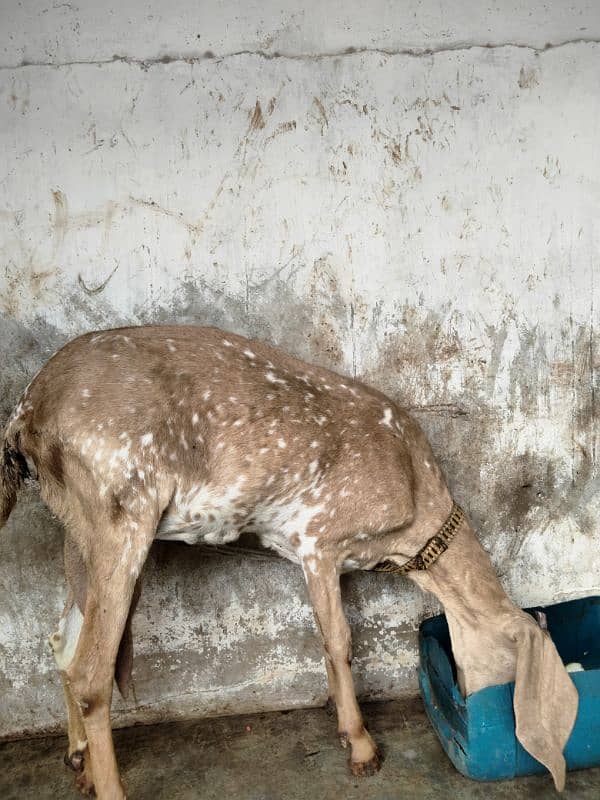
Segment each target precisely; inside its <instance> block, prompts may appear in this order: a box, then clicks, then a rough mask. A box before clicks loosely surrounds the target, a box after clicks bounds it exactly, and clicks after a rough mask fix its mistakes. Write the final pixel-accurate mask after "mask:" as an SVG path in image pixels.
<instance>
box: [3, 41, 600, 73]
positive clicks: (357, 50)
mask: <svg viewBox="0 0 600 800" xmlns="http://www.w3.org/2000/svg"><path fill="white" fill-rule="evenodd" d="M585 44H591V45H595V44H600V39H594V38H579V39H565V40H564V41H561V42H548V43H547V44H545V45H544V46H543V47H536V46H535V45H531V44H519V43H518V42H501V43H498V44H485V43H484V44H480V43H475V44H469V43H464V42H461V43H457V44H455V45H451V46H444V47H433V48H410V47H406V48H397V49H396V48H385V47H348V48H346V49H344V50H336V51H334V52H331V53H282V52H279V51H273V52H269V51H267V50H236V51H234V52H231V53H222V54H221V55H217V54H216V53H213V52H212V51H210V50H207V51H206V52H204V53H202V54H199V55H189V56H183V55H174V54H165V55H162V56H156V57H153V58H135V57H133V56H125V55H114V56H112V57H111V58H104V59H96V60H94V59H90V60H79V61H76V60H74V61H26V60H24V61H21V62H20V63H19V64H2V65H0V70H2V71H6V70H17V69H25V68H27V67H54V68H55V69H59V68H62V67H76V66H102V65H107V64H115V63H124V64H130V65H133V66H138V67H140V69H144V70H147V69H149V68H150V67H155V66H160V65H162V64H177V63H181V64H191V65H193V64H198V63H201V62H203V61H215V62H221V61H225V60H226V59H230V58H238V57H240V56H254V57H256V58H262V59H265V60H267V61H274V60H277V59H282V60H287V61H319V60H326V59H332V58H344V57H346V58H347V57H350V56H356V55H363V54H374V55H381V56H387V57H393V56H408V57H411V58H429V57H431V56H436V55H442V54H444V53H460V52H468V51H469V50H502V49H505V48H509V47H512V48H515V49H520V50H529V51H531V52H533V53H535V54H536V55H540V54H542V53H546V52H548V51H550V50H557V49H559V48H561V47H568V46H569V45H585Z"/></svg>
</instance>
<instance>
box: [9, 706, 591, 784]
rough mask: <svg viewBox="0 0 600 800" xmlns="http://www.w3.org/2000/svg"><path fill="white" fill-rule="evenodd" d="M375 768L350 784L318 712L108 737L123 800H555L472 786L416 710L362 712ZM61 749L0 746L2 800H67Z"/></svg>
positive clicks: (37, 742) (46, 743) (51, 743)
mask: <svg viewBox="0 0 600 800" xmlns="http://www.w3.org/2000/svg"><path fill="white" fill-rule="evenodd" d="M364 711H365V719H366V721H367V725H368V727H369V729H370V731H371V733H372V734H373V735H374V737H375V739H376V741H377V742H378V744H379V745H380V747H381V750H382V752H383V755H384V759H385V760H384V764H383V767H382V769H381V771H380V772H379V773H378V774H377V775H376V776H374V777H372V778H363V779H362V780H358V779H356V778H353V777H352V776H351V775H350V773H349V772H348V770H347V768H346V757H347V756H346V753H345V752H344V751H343V750H342V749H341V748H340V746H339V744H338V741H337V738H336V736H335V721H334V719H333V717H332V716H331V714H330V713H328V711H327V710H325V709H311V710H302V711H289V712H276V713H270V714H259V715H253V716H246V717H226V718H220V719H206V720H200V721H196V722H178V723H164V724H162V725H154V726H147V727H138V728H127V729H123V730H119V731H116V732H115V742H116V747H117V756H118V759H119V763H120V766H121V770H122V775H123V778H124V781H125V785H126V787H127V796H128V798H130V800H191V799H192V798H194V799H195V800H197V799H198V798H202V800H212V799H213V798H214V799H215V800H224V798H235V800H300V799H301V798H302V800H329V799H330V798H331V800H334V798H335V800H337V799H338V798H344V800H358V799H359V798H360V800H365V799H366V798H368V800H392V798H402V800H412V798H415V800H416V798H419V800H434V799H435V800H438V798H439V799H440V800H441V798H444V800H446V798H452V800H453V799H454V798H472V799H473V800H524V799H525V798H528V799H530V798H533V799H534V800H536V799H539V798H553V797H556V798H557V797H559V795H557V794H556V792H555V791H554V789H553V786H552V782H551V779H550V777H549V776H543V777H533V778H521V779H519V780H515V781H503V782H501V783H485V784H484V783H476V782H474V781H470V780H468V779H466V778H464V777H463V776H462V775H460V774H459V773H458V772H456V770H455V769H454V767H453V766H452V765H451V763H450V762H449V761H448V759H447V758H446V756H445V755H444V753H443V751H442V749H441V747H440V745H439V743H438V741H437V739H436V737H435V734H434V732H433V730H432V729H431V727H430V726H429V723H428V721H427V718H426V717H425V713H424V711H423V707H422V705H421V702H420V700H418V699H417V700H411V701H403V702H400V701H397V702H391V703H373V704H370V705H367V706H365V707H364ZM65 741H66V740H65V739H64V738H62V737H53V738H45V739H30V740H27V741H19V742H7V743H3V744H0V798H2V800H28V799H29V798H31V800H33V798H35V800H59V799H60V798H70V797H76V796H77V795H76V793H75V790H74V788H73V777H72V773H69V772H68V771H67V770H66V769H65V768H64V767H63V766H62V756H63V753H64V750H65ZM562 797H564V798H565V800H598V798H599V797H600V768H599V769H593V770H586V771H581V772H572V773H570V774H569V776H568V778H567V789H566V791H565V793H564V794H563V795H562Z"/></svg>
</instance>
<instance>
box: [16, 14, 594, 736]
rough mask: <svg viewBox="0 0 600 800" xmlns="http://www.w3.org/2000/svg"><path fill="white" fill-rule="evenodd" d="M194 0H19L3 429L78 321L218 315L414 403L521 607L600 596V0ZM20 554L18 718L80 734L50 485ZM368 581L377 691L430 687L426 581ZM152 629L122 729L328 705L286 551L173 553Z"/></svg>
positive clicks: (153, 585)
mask: <svg viewBox="0 0 600 800" xmlns="http://www.w3.org/2000/svg"><path fill="white" fill-rule="evenodd" d="M197 6H198V4H196V3H191V2H182V3H178V4H177V3H176V4H173V3H170V4H166V3H164V0H154V2H141V0H136V2H130V3H128V4H126V7H124V4H120V5H118V6H117V5H115V6H111V4H110V3H108V4H101V5H99V4H98V3H92V2H88V1H87V0H86V2H80V3H78V4H77V5H75V4H69V3H61V4H54V5H48V4H47V3H16V2H10V3H5V4H4V5H3V6H2V9H1V11H0V14H1V15H2V25H0V31H2V32H1V33H0V109H1V114H0V148H1V149H0V152H1V154H2V155H1V156H0V231H1V233H0V425H1V424H2V423H3V422H4V420H5V419H6V417H7V416H8V414H9V412H10V410H11V408H12V407H13V405H14V403H15V401H16V399H17V397H18V395H19V392H20V391H22V389H23V388H24V386H25V385H26V383H27V382H28V381H29V379H30V378H31V376H32V375H33V373H34V372H35V370H36V369H37V368H38V367H39V366H40V365H41V364H42V363H43V361H44V360H45V359H47V358H48V356H49V355H51V353H52V352H53V351H54V350H55V349H56V348H57V347H58V346H60V345H61V344H62V343H63V342H65V341H66V340H67V339H68V338H69V337H71V336H73V335H75V334H77V333H79V332H81V331H84V330H90V329H93V328H98V327H106V326H111V325H117V324H124V323H132V322H133V323H138V322H139V323H142V322H159V321H166V320H169V321H180V322H189V321H194V322H207V323H214V324H218V325H221V326H223V327H225V328H230V329H232V330H235V331H238V332H241V333H247V334H250V335H255V336H258V337H261V338H265V339H268V340H270V341H272V342H274V343H276V344H279V345H281V346H282V347H284V348H286V349H288V350H289V351H291V352H294V353H296V354H298V355H300V356H302V357H305V358H307V359H309V360H312V361H315V362H318V363H321V364H324V365H327V366H330V367H333V368H335V369H337V370H340V371H342V372H345V373H349V374H354V375H357V376H359V377H361V378H363V379H364V380H366V381H369V382H371V383H373V384H374V385H376V386H378V387H379V388H381V389H383V390H384V391H387V392H388V393H389V394H390V395H392V396H393V397H395V398H396V399H398V400H400V401H401V402H403V403H404V404H405V405H407V406H409V407H410V408H411V409H412V410H413V413H414V414H415V415H416V417H417V418H418V419H419V421H420V422H421V424H422V425H423V427H424V428H425V430H426V431H427V433H428V434H429V436H430V438H431V439H432V442H433V444H434V447H435V449H436V452H437V454H438V458H439V460H440V463H441V464H442V466H443V467H444V469H445V471H446V473H447V475H448V480H449V483H450V485H451V487H452V489H453V491H454V494H455V496H456V497H457V499H458V500H459V501H460V502H461V503H462V504H463V505H464V506H465V507H466V508H467V509H469V511H470V513H471V516H472V517H473V519H474V521H475V523H476V525H477V526H478V529H479V530H480V533H481V537H482V540H483V542H484V544H485V545H486V547H487V548H488V550H489V551H490V553H491V554H492V557H493V559H494V562H495V564H496V566H497V568H498V570H499V572H500V574H501V576H502V579H503V582H504V584H505V586H506V588H507V590H508V591H509V592H510V593H511V595H512V596H513V597H514V599H515V600H516V601H517V602H519V603H521V604H528V603H538V602H551V601H556V600H562V599H565V598H567V597H575V596H578V595H581V594H587V593H591V592H598V583H599V579H598V574H599V571H598V570H599V566H600V559H599V556H598V552H599V548H598V544H599V540H600V530H599V526H598V511H599V508H598V506H599V499H598V497H599V495H598V492H597V489H598V470H597V448H598V438H597V437H598V408H597V405H598V396H599V394H598V388H599V387H598V349H597V345H598V340H597V309H598V307H599V300H600V298H599V289H598V283H599V279H598V269H597V267H598V252H599V245H600V225H599V223H598V207H599V202H600V180H599V178H600V172H599V170H600V167H599V164H600V158H599V155H600V153H599V145H598V141H599V137H598V133H599V130H600V97H599V93H598V77H599V75H600V46H599V45H598V44H597V43H596V41H595V40H596V39H600V14H599V12H598V10H597V6H596V4H594V3H576V4H570V5H568V6H567V5H566V4H557V3H555V4H545V3H533V2H530V3H525V4H523V3H520V4H516V3H514V4H513V3H500V4H496V5H495V6H494V8H493V9H489V10H487V13H486V15H485V16H483V14H482V12H481V11H480V9H479V6H480V4H479V3H474V2H464V3H460V4H456V3H455V4H449V3H441V4H440V3H439V2H435V3H434V2H422V3H417V4H414V3H411V4H406V3H404V4H403V3H391V2H383V0H379V2H378V3H375V4H372V5H371V7H370V10H369V11H366V10H363V9H362V7H361V5H360V4H358V3H344V4H341V3H339V4H338V3H313V2H310V3H305V4H303V6H302V7H297V8H295V7H292V6H291V5H289V4H288V5H286V6H285V7H284V8H283V10H282V9H281V7H280V6H277V5H276V4H274V3H261V4H260V6H259V4H252V3H248V4H239V5H235V6H234V5H233V4H227V3H221V4H219V5H218V6H213V5H212V4H203V5H202V7H201V9H200V10H198V8H197ZM174 9H175V10H176V11H177V13H174ZM202 9H203V10H202ZM226 23H227V24H226ZM0 553H1V557H0V693H1V702H0V735H4V736H15V735H23V734H26V733H29V732H41V731H44V730H49V729H55V728H58V727H60V726H61V725H62V723H63V717H64V712H63V709H62V699H61V692H60V682H59V680H58V677H57V675H56V673H55V670H54V665H53V661H52V658H51V656H50V653H49V650H48V647H47V645H46V636H47V635H48V634H49V633H50V632H51V631H52V630H53V626H54V624H55V621H56V619H57V617H58V615H59V613H60V609H61V605H62V601H63V599H64V594H65V592H64V585H63V580H62V571H61V564H60V559H61V533H60V530H59V528H58V526H57V525H56V523H55V521H54V520H52V519H51V517H50V516H49V514H48V513H47V511H45V510H44V508H43V507H42V506H41V505H40V503H39V501H38V499H37V496H36V494H35V491H33V490H31V489H30V490H28V491H27V492H26V493H25V495H24V496H23V499H22V501H21V503H20V504H19V506H18V507H17V509H16V510H15V513H14V515H13V517H12V518H11V521H10V523H9V525H8V527H7V529H6V530H5V531H3V534H2V538H1V539H0ZM344 583H345V592H346V597H347V610H348V615H349V617H350V620H351V623H352V627H353V630H354V638H355V654H356V658H355V662H354V673H355V677H356V681H357V685H358V689H359V692H360V694H361V696H363V697H371V698H382V697H394V696H398V695H399V694H402V693H404V692H413V691H415V690H416V680H415V669H414V668H415V665H416V662H417V655H416V644H415V642H416V635H415V630H416V627H417V626H418V623H419V621H420V620H421V619H422V618H423V617H424V616H427V615H428V614H430V613H432V612H434V611H435V610H436V606H435V604H434V603H433V601H432V599H431V598H429V597H426V596H423V595H421V594H419V593H418V592H417V591H416V590H414V589H413V588H412V587H411V586H410V585H409V584H408V582H406V581H404V580H401V579H394V578H391V577H388V576H381V575H380V576H372V575H353V576H350V577H348V578H347V579H346V580H345V582H344ZM135 637H136V645H137V650H136V661H135V667H134V675H135V679H136V698H135V699H133V700H131V701H129V702H127V703H125V702H123V701H120V700H118V701H117V702H116V703H115V706H116V710H115V719H116V721H117V724H126V723H128V722H131V721H133V720H137V721H153V720H159V719H163V718H171V717H174V716H177V715H182V716H185V715H194V714H196V715H204V714H219V713H232V712H239V711H251V710H260V709H267V708H283V707H291V706H294V705H310V704H314V703H321V702H323V701H324V699H325V675H324V669H323V665H322V662H321V654H320V647H319V644H318V641H317V638H316V635H315V630H314V625H313V622H312V618H311V614H310V610H309V608H308V606H307V604H306V599H305V594H304V589H303V586H302V580H301V576H300V574H299V571H298V570H297V569H296V568H295V567H293V566H291V565H288V564H286V563H281V564H263V563H259V562H250V561H246V562H244V561H240V560H238V559H237V558H236V559H231V560H223V559H220V558H211V559H205V558H201V557H200V556H199V555H198V554H197V553H196V552H195V551H194V550H193V549H191V548H188V547H186V546H185V545H167V544H159V545H157V546H156V548H155V549H154V551H153V552H152V554H151V557H150V559H149V563H148V567H147V577H146V584H145V590H144V594H143V597H142V601H141V603H140V609H139V612H138V614H137V617H136V621H135Z"/></svg>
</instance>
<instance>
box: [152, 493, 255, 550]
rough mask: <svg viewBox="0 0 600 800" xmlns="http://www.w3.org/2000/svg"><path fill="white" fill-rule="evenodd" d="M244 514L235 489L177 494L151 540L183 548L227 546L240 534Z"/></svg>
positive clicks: (238, 494)
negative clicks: (183, 543) (209, 545)
mask: <svg viewBox="0 0 600 800" xmlns="http://www.w3.org/2000/svg"><path fill="white" fill-rule="evenodd" d="M244 512H245V509H244V508H243V504H242V503H241V502H240V493H239V491H238V486H232V487H229V488H228V489H225V490H221V491H216V490H215V489H214V488H212V487H210V486H202V487H197V488H196V487H195V488H193V489H192V490H190V491H188V492H185V493H182V492H179V491H178V492H176V494H175V496H174V498H173V500H172V502H171V504H170V505H169V507H168V508H167V510H166V511H165V513H164V514H163V516H162V519H161V521H160V523H159V526H158V529H157V531H156V536H155V538H156V539H162V540H166V541H177V542H186V543H187V544H227V543H228V542H233V541H235V539H237V538H238V537H239V535H240V533H241V532H242V530H243V527H244V521H245V513H244Z"/></svg>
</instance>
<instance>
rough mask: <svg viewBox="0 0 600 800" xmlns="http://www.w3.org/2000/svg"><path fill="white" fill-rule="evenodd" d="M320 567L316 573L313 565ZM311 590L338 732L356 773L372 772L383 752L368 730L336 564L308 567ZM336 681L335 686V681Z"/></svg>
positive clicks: (357, 774)
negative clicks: (357, 688) (354, 677)
mask: <svg viewBox="0 0 600 800" xmlns="http://www.w3.org/2000/svg"><path fill="white" fill-rule="evenodd" d="M313 566H316V572H314V573H313V572H312V571H311V569H310V567H313ZM305 576H306V583H307V586H308V593H309V597H310V601H311V603H312V607H313V611H314V614H315V619H316V621H317V626H318V628H319V630H320V632H321V636H322V637H323V644H324V647H325V659H326V663H327V673H328V677H329V681H330V692H331V693H332V694H333V695H334V698H333V699H334V700H335V703H336V708H337V715H338V733H339V736H340V740H341V742H342V745H343V746H344V747H346V746H347V745H348V744H349V745H350V748H351V755H350V762H349V763H350V769H351V770H352V774H353V775H356V776H365V775H372V774H373V773H374V772H376V771H377V770H378V769H379V755H378V753H377V748H376V747H375V744H374V743H373V740H372V739H371V737H370V735H369V733H368V732H367V730H366V729H365V726H364V723H363V719H362V715H361V713H360V708H359V706H358V702H357V700H356V692H355V690H354V683H353V680H352V670H351V668H350V664H351V661H352V652H351V651H352V642H351V636H350V627H349V625H348V621H347V620H346V617H345V615H344V609H343V607H342V597H341V592H340V579H339V574H338V572H337V569H336V566H335V563H333V562H331V563H330V562H326V561H324V560H320V561H318V562H317V565H315V562H314V561H312V562H311V564H310V566H309V568H308V569H305ZM332 682H333V686H332V685H331V683H332Z"/></svg>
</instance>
